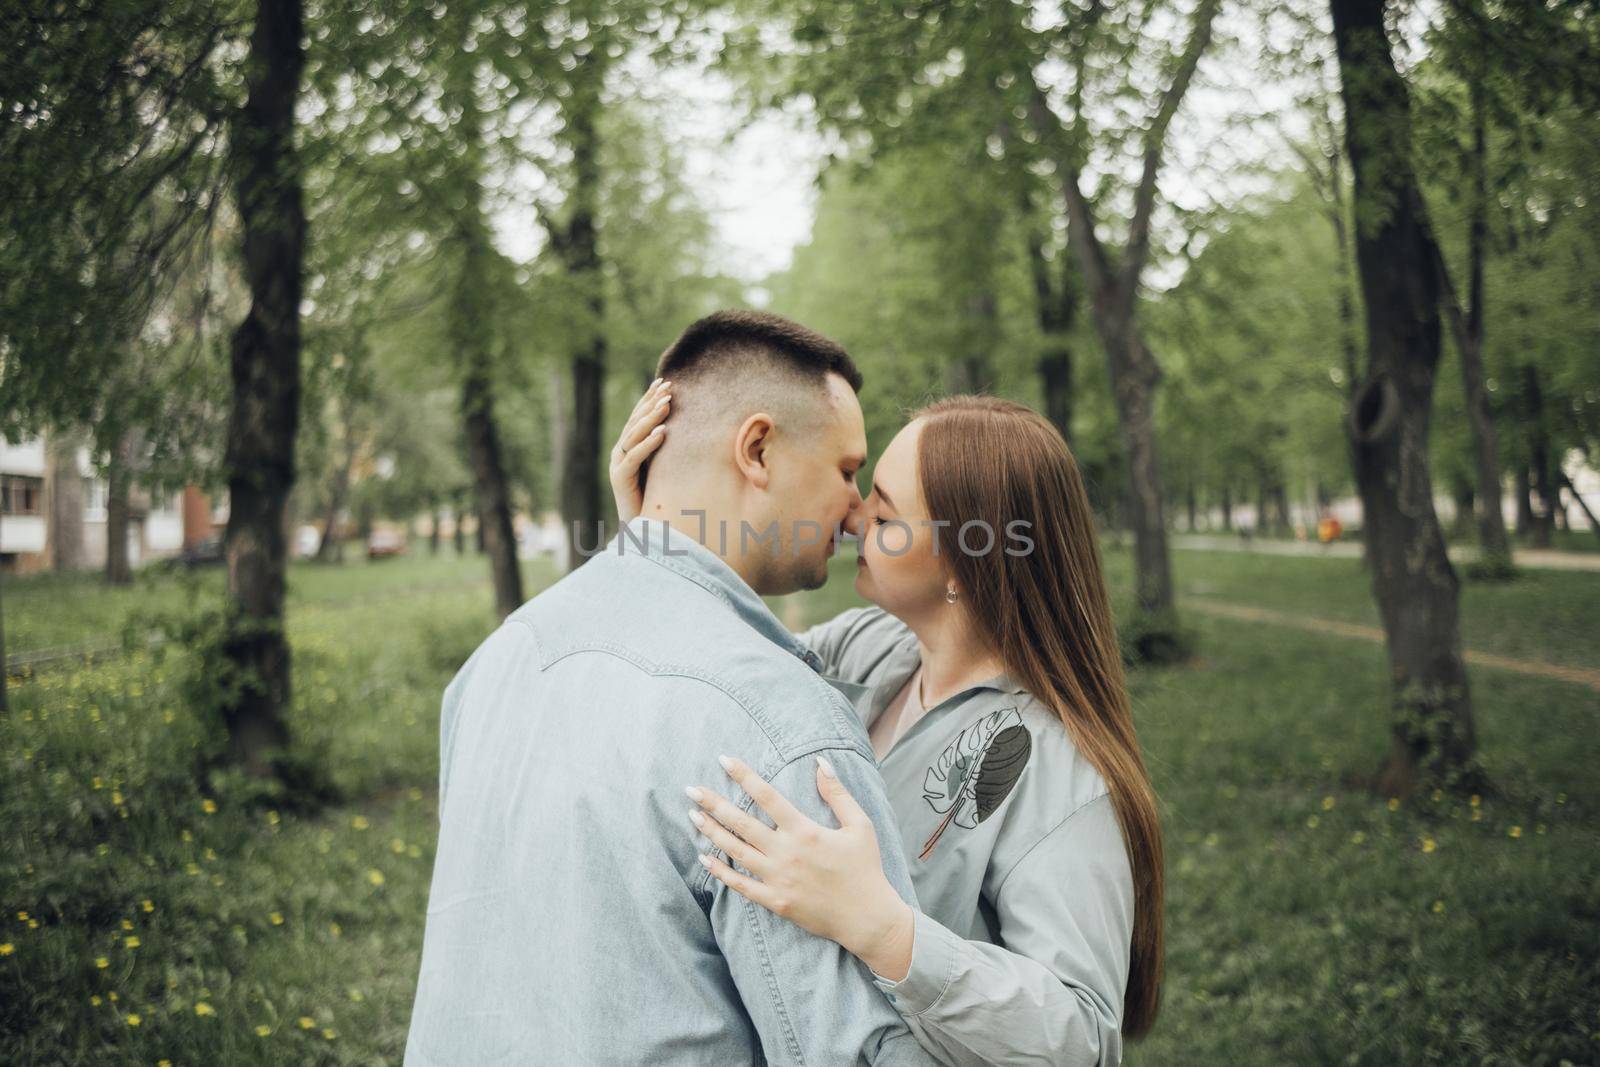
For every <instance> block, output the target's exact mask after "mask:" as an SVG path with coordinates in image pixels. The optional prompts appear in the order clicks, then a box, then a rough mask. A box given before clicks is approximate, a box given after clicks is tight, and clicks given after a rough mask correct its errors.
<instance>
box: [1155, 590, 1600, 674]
mask: <svg viewBox="0 0 1600 1067" xmlns="http://www.w3.org/2000/svg"><path fill="white" fill-rule="evenodd" d="M1181 606H1182V608H1183V609H1185V610H1188V609H1193V610H1194V611H1198V612H1200V613H1201V614H1203V615H1216V616H1220V617H1222V618H1225V619H1237V620H1239V621H1241V622H1262V623H1268V624H1270V625H1272V626H1289V627H1293V628H1294V629H1296V630H1305V631H1307V632H1309V633H1318V634H1332V635H1333V636H1335V637H1353V638H1356V639H1357V640H1361V641H1371V642H1373V643H1375V644H1380V645H1381V644H1383V641H1384V637H1383V631H1382V630H1380V629H1379V628H1378V627H1376V626H1361V625H1359V624H1357V623H1352V622H1338V621H1336V620H1333V619H1316V618H1310V617H1307V616H1304V615H1290V614H1288V613H1287V612H1282V611H1273V610H1271V609H1270V608H1258V607H1255V606H1253V605H1250V604H1234V603H1230V602H1228V601H1226V600H1212V599H1210V598H1202V597H1184V598H1183V600H1182V602H1181ZM1464 656H1465V658H1466V661H1467V663H1468V664H1470V665H1472V666H1474V667H1487V668H1489V669H1490V670H1496V671H1511V672H1512V673H1514V674H1526V675H1531V676H1533V677H1535V678H1549V679H1552V680H1555V681H1558V682H1570V683H1572V684H1573V685H1581V686H1585V687H1587V688H1589V689H1593V690H1594V691H1595V692H1600V671H1597V670H1589V669H1588V668H1585V667H1562V666H1559V665H1557V664H1554V663H1539V662H1537V661H1534V660H1526V659H1515V658H1513V657H1511V656H1501V655H1498V654H1496V653H1493V652H1477V651H1474V650H1472V649H1467V650H1466V652H1465V653H1464Z"/></svg>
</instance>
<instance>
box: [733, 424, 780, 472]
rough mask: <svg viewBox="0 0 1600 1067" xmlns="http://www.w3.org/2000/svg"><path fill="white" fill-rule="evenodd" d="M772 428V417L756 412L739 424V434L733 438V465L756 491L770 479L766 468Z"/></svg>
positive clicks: (769, 470)
mask: <svg viewBox="0 0 1600 1067" xmlns="http://www.w3.org/2000/svg"><path fill="white" fill-rule="evenodd" d="M772 428H773V423H772V416H771V415H768V414H767V413H766V412H765V411H758V412H756V413H755V414H754V415H751V416H750V417H749V418H747V419H745V420H744V421H743V422H742V423H740V424H739V432H738V433H736V434H734V437H733V465H734V466H735V467H736V468H738V471H739V474H740V475H741V476H742V477H743V478H744V479H745V480H746V481H748V482H749V483H750V484H751V485H753V486H755V487H756V488H757V489H765V488H766V487H767V485H768V483H769V481H770V480H771V477H772V472H771V469H770V468H768V466H767V449H768V448H769V447H771V445H772Z"/></svg>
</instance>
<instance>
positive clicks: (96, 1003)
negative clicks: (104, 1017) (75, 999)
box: [89, 993, 105, 1008]
mask: <svg viewBox="0 0 1600 1067" xmlns="http://www.w3.org/2000/svg"><path fill="white" fill-rule="evenodd" d="M89 1003H90V1004H93V1005H94V1006H95V1007H97V1008H98V1007H99V1006H100V1005H102V1004H104V1003H105V1001H103V1000H101V999H100V994H99V993H96V994H95V995H94V996H92V997H90V998H89Z"/></svg>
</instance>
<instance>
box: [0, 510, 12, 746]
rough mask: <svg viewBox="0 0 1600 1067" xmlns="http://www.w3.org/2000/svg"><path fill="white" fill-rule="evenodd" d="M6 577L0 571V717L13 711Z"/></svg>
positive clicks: (2, 520)
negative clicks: (5, 589) (7, 636)
mask: <svg viewBox="0 0 1600 1067" xmlns="http://www.w3.org/2000/svg"><path fill="white" fill-rule="evenodd" d="M4 522H5V516H4V515H3V514H0V523H4ZM5 584H6V576H5V572H4V571H3V570H0V715H5V714H7V713H9V712H10V711H11V698H10V697H9V696H8V695H7V692H8V690H9V689H10V688H11V671H10V669H9V668H7V667H6V611H5V593H4V587H5Z"/></svg>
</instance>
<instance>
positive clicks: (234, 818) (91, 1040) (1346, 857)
mask: <svg viewBox="0 0 1600 1067" xmlns="http://www.w3.org/2000/svg"><path fill="white" fill-rule="evenodd" d="M1108 563H1109V566H1110V568H1111V572H1112V575H1113V579H1114V583H1115V590H1116V598H1117V602H1118V603H1119V604H1126V603H1127V602H1128V593H1127V576H1128V571H1127V560H1126V553H1125V552H1123V551H1113V552H1112V553H1110V559H1109V561H1108ZM1176 567H1177V579H1178V582H1179V587H1180V589H1181V590H1182V591H1183V595H1184V596H1186V597H1199V596H1215V597H1218V598H1224V599H1228V600H1234V601H1239V602H1245V603H1256V604H1262V605H1264V606H1268V607H1273V608H1276V609H1279V610H1292V611H1301V612H1305V613H1311V614H1318V615H1323V616H1326V617H1329V618H1345V619H1350V620H1352V621H1360V622H1373V621H1374V620H1375V614H1374V613H1373V612H1372V609H1371V607H1370V604H1367V603H1365V602H1364V601H1363V598H1364V597H1366V596H1367V585H1366V580H1365V576H1364V575H1362V574H1361V573H1360V571H1359V569H1358V568H1357V566H1356V564H1355V563H1354V562H1353V561H1347V560H1346V561H1338V560H1320V559H1309V560H1302V559H1289V558H1280V557H1266V556H1235V555H1228V554H1222V553H1217V554H1208V553H1197V552H1188V553H1185V552H1180V553H1178V554H1177V557H1176ZM852 571H853V564H852V561H851V560H850V559H848V558H847V559H842V560H840V561H838V562H837V564H836V569H835V580H834V581H833V582H831V583H830V585H829V586H828V587H827V588H826V589H823V590H819V591H817V592H815V593H809V594H803V595H800V596H797V597H796V598H794V599H793V600H792V601H777V602H775V603H774V607H775V608H776V609H777V610H779V611H780V614H788V615H792V616H794V617H797V621H812V620H814V619H817V618H821V617H824V616H825V615H827V614H830V613H832V612H834V611H837V610H840V609H841V608H843V607H848V606H850V605H851V604H854V603H856V602H857V600H856V598H855V597H854V594H853V592H852V590H851V588H850V578H851V574H852ZM486 572H487V567H486V565H485V564H484V563H483V561H482V560H481V559H480V558H477V557H473V556H468V557H467V558H465V559H460V560H457V559H455V558H453V557H451V556H449V555H446V556H443V557H440V558H439V559H429V558H427V557H426V556H425V555H424V556H421V557H413V558H410V559H407V560H401V561H391V562H386V563H383V564H377V565H369V564H367V563H365V562H364V561H352V562H351V563H350V564H347V565H345V566H344V567H325V566H317V565H314V564H307V565H297V566H296V567H295V568H294V570H293V572H292V579H291V587H292V592H291V605H290V609H291V616H290V618H291V639H292V641H293V643H294V646H295V651H296V685H295V700H294V707H293V709H292V711H291V725H292V728H293V730H294V732H295V736H296V743H297V746H298V748H299V750H300V751H301V752H302V753H303V754H306V755H307V756H308V757H313V758H315V760H316V762H317V764H318V766H320V767H321V768H322V769H323V771H324V773H325V774H326V775H327V776H328V777H329V778H330V780H331V784H332V786H333V788H334V789H335V790H336V792H337V794H338V796H339V798H340V799H339V800H337V801H336V802H335V803H333V804H332V805H331V806H317V805H312V804H309V803H307V802H306V801H307V798H305V797H303V796H298V795H296V794H294V793H292V792H280V793H277V794H272V793H266V794H263V793H262V792H261V791H260V790H258V789H256V788H252V787H251V786H250V785H249V784H247V783H244V782H242V781H240V780H238V779H237V778H235V777H233V776H231V775H228V774H225V773H224V774H218V773H203V772H202V770H201V768H203V766H204V765H205V763H206V757H207V756H209V755H210V754H213V753H215V752H216V751H217V750H218V748H219V747H220V745H221V743H222V738H221V735H220V731H219V729H218V727H217V726H216V724H215V723H212V722H209V721H206V720H204V719H202V718H201V717H200V716H198V715H197V714H196V712H194V711H193V710H192V709H191V708H189V707H188V706H186V704H185V703H184V698H183V695H182V694H183V693H184V692H185V690H184V687H183V685H182V680H183V678H184V676H185V673H186V671H187V670H188V669H189V667H190V665H189V664H188V662H187V657H186V656H185V655H184V654H183V653H182V652H181V651H180V650H170V652H169V654H168V655H166V656H165V657H164V658H157V657H155V656H152V655H150V654H141V655H139V656H135V657H130V658H127V659H123V660H119V661H115V662H108V663H101V664H97V665H90V666H84V667H80V668H75V669H70V670H61V671H54V672H47V673H44V674H41V675H40V676H39V677H38V678H37V679H36V680H35V681H34V682H33V683H31V684H28V685H25V686H22V687H19V688H18V689H16V690H14V691H13V694H12V696H13V711H12V714H11V716H10V717H9V718H6V719H0V765H3V768H4V770H3V774H4V778H3V779H0V781H3V782H4V787H3V789H0V905H3V910H0V1063H7V1064H9V1063H19V1064H21V1063H46V1062H48V1063H63V1064H88V1063H95V1064H100V1063H144V1064H154V1063H157V1062H158V1061H160V1060H162V1059H166V1060H170V1061H171V1062H172V1063H173V1064H205V1065H211V1064H229V1065H232V1064H245V1065H250V1064H279V1063H285V1062H293V1063H330V1064H331V1063H352V1064H353V1063H362V1064H366V1063H380V1062H398V1060H399V1059H400V1057H401V1054H402V1052H403V1047H404V1039H405V1033H406V1028H407V1023H408V1018H409V1012H410V1006H411V997H412V992H413V988H414V982H415V978H416V967H417V959H418V954H419V951H420V947H421V937H422V926H423V913H424V908H425V905H426V897H427V887H428V880H429V876H430V872H431V867H432V859H433V850H434V833H435V827H436V819H437V815H436V809H435V806H434V797H435V794H434V789H433V785H434V782H435V780H436V777H435V776H436V774H437V743H436V730H437V708H438V699H439V693H440V690H441V689H442V687H443V685H444V683H445V682H446V681H447V680H448V678H449V677H450V675H451V673H452V671H453V670H454V668H455V666H456V665H457V664H459V662H460V661H461V660H462V659H464V658H465V656H466V655H467V653H469V652H470V651H471V649H472V648H473V647H474V645H475V644H476V643H477V641H479V640H480V639H481V637H482V636H483V634H485V633H486V632H487V631H488V629H489V628H490V627H491V626H492V625H493V622H494V620H493V616H492V612H491V611H490V609H489V591H488V587H487V584H486V582H485V580H484V579H485V576H486ZM552 577H553V575H551V574H550V573H549V571H548V570H547V569H544V568H532V569H530V572H529V579H530V586H529V588H530V590H531V589H532V588H534V587H535V584H537V583H544V582H548V581H549V580H551V578H552ZM214 581H215V578H206V579H203V580H202V584H201V586H200V588H199V589H198V590H193V591H191V590H185V589H184V588H183V587H182V586H181V585H180V584H179V583H177V582H174V581H171V580H170V579H169V580H166V581H161V580H146V581H143V582H142V583H141V584H140V585H139V586H136V587H135V590H133V591H127V590H118V591H107V590H104V589H101V588H99V587H97V586H96V585H95V584H94V583H93V582H92V581H89V582H78V583H71V582H65V581H62V580H60V579H55V578H48V579H31V580H30V579H24V580H8V582H7V587H6V597H7V600H6V608H7V626H8V631H10V632H12V633H15V632H17V629H18V628H20V629H21V631H22V632H24V633H28V634H30V635H31V636H33V637H35V638H39V640H38V644H47V643H65V642H69V641H75V640H84V639H86V638H88V637H91V636H95V635H98V634H101V633H107V632H112V631H114V630H115V629H116V628H117V626H119V625H120V620H121V618H123V617H125V616H126V615H127V613H128V612H131V611H135V610H142V609H145V608H147V607H148V606H150V605H152V604H155V605H169V606H175V605H177V604H180V603H184V602H186V601H189V600H195V601H197V602H201V603H203V602H205V601H206V600H207V599H208V598H209V597H211V596H213V595H214V591H215V588H216V587H215V585H211V586H207V585H206V584H205V583H206V582H214ZM1467 589H1468V592H1467V597H1466V601H1465V610H1466V613H1467V614H1466V618H1465V620H1464V629H1465V632H1466V633H1467V635H1468V636H1467V642H1468V644H1469V645H1472V646H1474V647H1483V648H1489V649H1491V650H1494V651H1500V652H1505V653H1507V654H1517V655H1526V656H1530V657H1537V658H1545V659H1550V660H1554V661H1558V662H1570V663H1577V664H1582V665H1593V664H1594V663H1595V662H1596V660H1597V659H1600V650H1597V649H1596V647H1595V644H1596V642H1595V640H1594V638H1593V636H1592V635H1594V634H1595V633H1597V632H1600V599H1597V596H1596V594H1597V593H1600V576H1597V575H1588V574H1581V575H1575V574H1562V575H1556V576H1553V578H1552V581H1551V582H1550V583H1544V581H1543V576H1538V577H1534V578H1531V579H1528V580H1526V582H1519V583H1514V584H1513V585H1510V586H1503V587H1485V588H1482V589H1478V588H1476V587H1474V586H1472V585H1470V584H1469V585H1468V587H1467ZM31 612H37V613H38V614H39V615H40V616H41V619H40V620H31V621H30V619H29V618H28V615H29V613H31ZM1187 621H1188V622H1189V623H1190V624H1192V625H1193V626H1195V628H1196V629H1197V631H1198V636H1199V652H1198V655H1197V657H1196V659H1195V660H1194V661H1193V662H1191V663H1189V664H1186V665H1182V666H1176V667H1169V668H1162V669H1157V670H1140V671H1137V672H1135V673H1134V675H1133V676H1132V682H1131V684H1132V687H1133V700H1134V706H1135V709H1136V715H1137V718H1138V723H1139V729H1140V733H1141V737H1142V738H1143V741H1144V744H1145V747H1146V750H1147V754H1148V758H1149V761H1150V766H1151V769H1152V774H1153V775H1154V778H1155V782H1156V787H1157V790H1158V792H1159V794H1160V796H1161V800H1162V805H1163V811H1164V815H1165V825H1166V832H1167V850H1168V855H1167V860H1168V869H1167V874H1168V909H1167V946H1168V956H1167V965H1168V982H1167V986H1166V992H1165V1001H1164V1007H1163V1011H1162V1016H1161V1019H1160V1021H1159V1023H1158V1026H1157V1029H1156V1031H1155V1033H1154V1034H1153V1035H1152V1036H1151V1038H1150V1039H1149V1040H1147V1041H1146V1042H1144V1043H1143V1044H1142V1045H1139V1046H1135V1047H1134V1048H1133V1049H1132V1050H1131V1051H1130V1053H1129V1055H1128V1058H1127V1062H1129V1063H1130V1064H1136V1065H1164V1064H1213V1063H1217V1064H1221V1063H1227V1064H1263V1065H1268V1064H1271V1065H1278V1064H1323V1063H1326V1064H1372V1065H1379V1064H1382V1065H1391V1064H1414V1063H1421V1064H1463V1063H1472V1064H1495V1065H1498V1064H1538V1063H1545V1064H1550V1065H1552V1067H1555V1065H1557V1064H1559V1063H1561V1062H1562V1061H1563V1060H1565V1061H1568V1062H1571V1063H1573V1064H1585V1063H1594V1062H1596V1061H1597V1060H1600V1041H1596V1040H1595V1039H1594V1037H1593V1035H1594V1034H1596V1033H1597V1032H1600V997H1597V995H1596V993H1595V992H1594V991H1595V990H1596V989H1600V966H1597V961H1600V862H1597V859H1596V857H1600V731H1597V729H1596V726H1597V718H1596V717H1597V714H1600V699H1597V698H1596V694H1595V693H1594V692H1593V691H1591V690H1586V689H1582V688H1579V687H1576V686H1572V685H1566V684H1562V683H1557V682H1548V681H1544V680H1541V679H1536V678H1528V677H1524V676H1520V675H1512V674H1505V673H1497V672H1492V671H1482V670H1476V669H1475V670H1474V671H1473V674H1472V682H1473V697H1474V700H1475V704H1476V711H1477V720H1478V727H1479V733H1480V739H1481V742H1482V750H1483V758H1484V761H1485V763H1486V765H1487V767H1488V770H1489V772H1490V774H1491V775H1492V776H1493V778H1494V781H1495V785H1496V787H1497V790H1498V792H1497V794H1496V795H1495V796H1494V797H1492V798H1485V799H1484V800H1483V801H1482V802H1481V803H1480V804H1479V805H1477V806H1474V805H1473V804H1472V803H1471V802H1470V801H1469V800H1466V799H1462V798H1453V797H1440V798H1439V799H1437V800H1435V799H1433V798H1431V797H1428V796H1424V797H1422V798H1421V799H1420V800H1419V801H1418V802H1416V803H1414V804H1412V805H1410V806H1405V807H1399V808H1398V809H1397V810H1390V807H1389V805H1388V804H1387V802H1386V800H1385V798H1381V797H1373V796H1371V795H1370V794H1368V793H1367V792H1365V791H1364V790H1363V789H1362V788H1361V787H1360V785H1359V782H1360V780H1361V778H1362V776H1363V775H1365V774H1367V773H1368V772H1370V771H1371V770H1372V769H1373V768H1374V767H1375V766H1376V765H1377V763H1378V761H1379V759H1380V757H1381V755H1382V753H1383V750H1384V747H1385V742H1386V736H1387V726H1386V718H1385V714H1386V713H1385V708H1386V705H1387V693H1386V690H1385V683H1384V657H1383V651H1382V648H1381V647H1380V646H1378V645H1375V644H1368V643H1365V642H1360V641H1352V640H1346V639H1339V638H1331V637H1322V636H1318V635H1312V634H1307V633H1301V632H1298V631H1292V630H1286V629H1283V628H1274V627H1265V626H1258V625H1251V624H1245V623H1238V622H1232V621H1228V620H1220V619H1212V618H1208V617H1205V616H1201V615H1200V614H1199V613H1197V612H1191V613H1189V615H1188V616H1187ZM51 633H53V634H54V635H56V636H53V637H50V638H49V640H48V641H47V640H45V639H43V638H42V637H40V635H45V634H51ZM36 647H37V646H36ZM208 801H209V804H208ZM212 807H214V808H215V810H214V811H213V810H211V808H212ZM145 901H149V907H148V909H147V908H146V906H145V903H144V902H145ZM24 913H25V914H26V916H27V918H25V919H24V918H19V915H21V914H24ZM280 920H281V921H280ZM124 924H126V925H127V927H129V928H125V927H124ZM130 937H131V938H136V939H137V944H136V947H130V946H129V943H128V940H127V939H128V938H130ZM6 946H9V950H8V949H7V948H6ZM99 960H104V961H105V966H104V967H103V968H102V967H100V966H98V965H97V961H99ZM113 994H115V996H116V1000H115V1001H113V1000H112V999H111V997H112V995H113ZM202 1005H203V1007H202ZM130 1015H137V1016H138V1017H139V1024H138V1025H137V1026H134V1025H130V1021H129V1016H130ZM302 1020H305V1021H307V1022H309V1024H310V1025H309V1027H303V1026H302ZM258 1028H264V1031H265V1032H264V1035H258V1033H257V1029H258ZM330 1033H331V1035H332V1036H331V1037H330V1036H328V1034H330Z"/></svg>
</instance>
